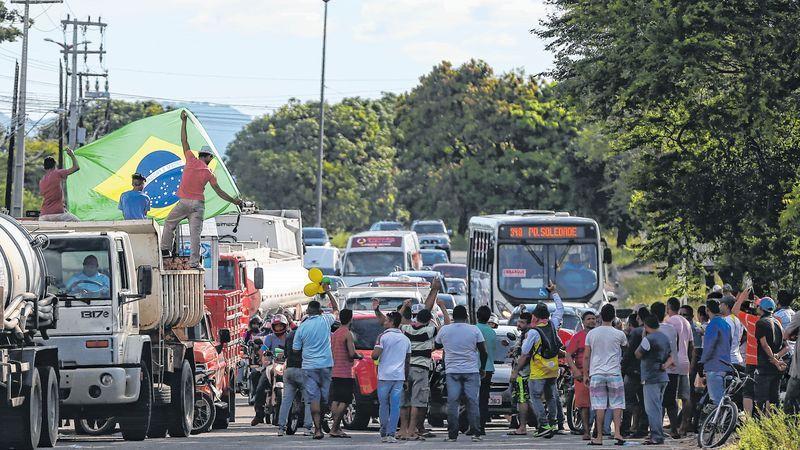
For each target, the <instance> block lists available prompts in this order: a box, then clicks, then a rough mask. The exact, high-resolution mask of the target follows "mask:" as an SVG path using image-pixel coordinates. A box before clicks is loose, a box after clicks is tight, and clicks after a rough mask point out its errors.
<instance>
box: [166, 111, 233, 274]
mask: <svg viewBox="0 0 800 450" xmlns="http://www.w3.org/2000/svg"><path fill="white" fill-rule="evenodd" d="M188 118H189V116H188V114H186V111H181V145H183V155H184V156H185V157H186V165H185V166H184V167H183V175H182V176H181V184H180V186H179V187H178V199H179V200H178V203H176V204H175V206H174V207H173V208H172V211H170V213H169V215H168V216H167V220H166V221H165V222H164V236H163V238H162V240H161V254H162V255H163V256H170V254H171V251H172V246H173V244H174V242H175V228H176V227H177V226H178V224H179V223H181V221H182V220H184V219H189V238H190V248H191V254H190V256H189V265H190V266H192V267H193V268H201V265H200V232H201V231H202V229H203V214H204V213H205V194H204V190H205V186H206V184H207V183H210V184H211V187H212V188H213V189H214V192H216V193H217V195H219V197H220V198H222V199H223V200H225V201H228V202H230V203H233V204H235V205H237V206H239V207H241V206H242V200H241V199H239V198H233V197H232V196H230V195H228V194H227V193H226V192H225V191H223V190H222V188H221V187H219V184H217V178H216V177H215V176H214V173H213V172H212V171H211V169H210V168H209V167H208V165H209V164H210V163H211V160H212V159H214V155H213V153H211V148H209V147H208V146H203V147H202V148H201V149H200V151H199V152H197V156H194V153H193V152H192V150H191V149H190V148H189V138H188V136H187V134H186V120H187V119H188Z"/></svg>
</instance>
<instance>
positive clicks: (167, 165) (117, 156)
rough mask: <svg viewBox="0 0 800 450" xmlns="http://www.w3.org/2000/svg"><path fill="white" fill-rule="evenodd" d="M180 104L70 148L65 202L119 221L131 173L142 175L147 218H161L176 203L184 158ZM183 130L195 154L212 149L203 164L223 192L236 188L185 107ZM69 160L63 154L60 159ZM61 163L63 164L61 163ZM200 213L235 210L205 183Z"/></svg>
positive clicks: (85, 216) (91, 215)
mask: <svg viewBox="0 0 800 450" xmlns="http://www.w3.org/2000/svg"><path fill="white" fill-rule="evenodd" d="M181 111H182V110H181V109H179V110H175V111H170V112H167V113H164V114H159V115H157V116H152V117H148V118H146V119H142V120H137V121H136V122H133V123H131V124H129V125H126V126H124V127H122V128H120V129H119V130H117V131H115V132H113V133H111V134H108V135H106V136H104V137H103V138H101V139H98V140H96V141H94V142H92V143H91V144H89V145H86V146H85V147H81V148H80V149H78V150H77V151H76V152H75V156H76V157H77V158H78V164H79V165H80V166H81V170H80V171H79V172H78V173H76V174H75V175H73V176H71V177H69V178H67V195H68V203H67V207H68V208H69V210H70V212H72V213H73V214H75V215H76V216H78V218H80V219H81V220H121V219H122V212H121V211H120V210H119V207H118V206H119V198H120V195H122V193H123V192H125V191H128V190H130V189H131V175H133V174H134V173H136V172H139V173H141V174H142V175H144V177H145V178H147V182H146V184H145V188H144V193H145V194H147V195H148V196H149V197H150V202H151V210H150V213H149V214H148V216H149V217H152V218H154V219H156V220H157V221H158V222H163V221H164V219H166V217H167V214H169V212H170V211H171V210H172V207H173V206H174V205H175V203H177V202H178V195H177V192H178V185H179V184H180V181H181V175H182V174H183V166H184V165H185V163H186V158H185V156H184V155H183V147H182V146H181V117H180V114H181ZM186 112H187V113H188V114H189V120H188V121H187V124H186V131H187V135H188V137H189V145H190V147H191V148H192V150H193V151H194V152H195V154H197V151H198V150H200V149H201V148H202V147H203V146H208V147H210V148H211V151H212V152H213V153H214V156H215V158H214V160H213V161H211V164H210V165H209V167H210V168H211V170H212V171H213V172H214V175H215V176H216V177H217V182H218V183H219V186H220V187H221V188H222V189H223V190H224V191H225V192H227V193H228V194H231V195H234V196H236V195H238V194H239V190H238V189H237V188H236V183H235V182H234V181H233V178H231V175H230V173H229V172H228V169H227V168H226V167H225V164H223V162H222V161H221V160H220V159H219V153H218V152H217V149H216V148H215V147H214V144H213V143H212V142H211V139H210V138H209V137H208V134H206V131H205V130H204V129H203V126H202V125H200V122H199V121H198V120H197V118H196V117H195V116H194V115H193V114H192V113H191V112H189V111H188V110H186ZM65 162H66V163H67V164H69V158H65ZM67 167H69V166H68V165H67ZM205 197H206V212H205V218H206V219H208V218H211V217H214V216H216V215H219V214H223V213H226V212H233V211H236V207H235V206H234V205H232V204H230V203H228V202H226V201H225V200H222V199H221V198H219V196H217V194H216V192H214V190H213V189H212V188H211V186H210V185H206V190H205Z"/></svg>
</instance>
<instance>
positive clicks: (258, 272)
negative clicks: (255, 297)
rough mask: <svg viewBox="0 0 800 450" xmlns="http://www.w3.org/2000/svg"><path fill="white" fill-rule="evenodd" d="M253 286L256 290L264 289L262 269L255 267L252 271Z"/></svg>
mask: <svg viewBox="0 0 800 450" xmlns="http://www.w3.org/2000/svg"><path fill="white" fill-rule="evenodd" d="M253 284H254V285H255V287H256V289H264V268H263V267H256V268H255V269H253Z"/></svg>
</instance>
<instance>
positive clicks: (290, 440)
mask: <svg viewBox="0 0 800 450" xmlns="http://www.w3.org/2000/svg"><path fill="white" fill-rule="evenodd" d="M237 406H239V407H237V408H236V412H237V416H236V423H233V424H231V427H230V428H229V429H227V430H220V431H212V432H210V433H205V434H201V435H197V436H191V437H189V438H185V439H172V438H166V439H148V440H146V441H143V442H125V441H123V440H122V437H121V435H120V434H119V433H116V434H113V435H109V436H102V437H85V436H76V435H75V434H74V433H73V432H72V430H71V429H66V428H65V429H62V430H61V431H62V434H61V437H60V438H59V442H58V447H61V448H95V449H111V448H113V449H115V450H116V449H162V448H164V447H174V448H191V449H192V450H202V449H219V448H239V449H250V448H265V447H277V446H282V447H286V448H291V449H295V448H297V449H303V448H341V447H344V446H347V447H348V448H351V449H369V448H373V447H375V446H376V445H381V444H380V438H379V437H378V433H377V426H376V424H373V425H372V426H371V428H370V431H361V432H350V431H348V433H349V434H351V435H352V436H353V438H352V439H332V438H329V437H326V438H325V439H323V440H322V441H315V440H312V439H311V438H309V437H304V436H302V435H300V436H284V437H281V438H279V437H277V436H276V434H275V428H274V427H272V426H270V425H260V426H258V427H250V423H249V422H250V419H251V418H252V417H253V413H252V412H253V410H252V408H250V407H248V406H247V404H246V403H245V401H244V399H242V398H240V399H239V402H238V405H237ZM507 431H508V430H507V428H506V427H505V426H503V424H502V423H501V422H499V421H498V422H495V425H494V426H492V427H491V428H490V429H489V430H488V435H487V436H486V437H485V439H484V441H483V442H480V443H473V442H471V441H470V439H469V438H468V437H465V436H463V435H462V436H461V437H460V438H459V440H458V442H457V443H445V442H443V441H442V440H443V439H444V436H445V435H446V433H445V431H444V430H443V429H436V430H434V432H435V433H436V434H437V435H438V436H439V437H438V438H436V439H433V438H432V439H429V440H427V441H425V442H401V443H398V444H395V445H396V446H402V447H406V448H415V449H416V448H431V449H434V448H436V449H439V448H452V449H460V448H467V447H472V448H476V449H478V448H496V449H501V448H536V449H553V450H557V449H564V450H578V449H581V450H584V449H586V448H587V446H586V443H585V442H583V441H581V440H580V437H579V436H571V435H564V436H555V437H554V438H553V439H550V440H546V439H535V438H532V437H512V436H506V434H505V433H506V432H507ZM607 442H608V444H611V443H612V441H607ZM668 443H669V444H671V445H667V446H663V447H655V448H661V449H667V448H680V449H686V448H692V447H693V445H692V444H693V442H692V441H691V440H685V441H682V442H681V441H668ZM605 448H616V447H614V446H613V445H607V446H606V447H605ZM642 448H644V447H642Z"/></svg>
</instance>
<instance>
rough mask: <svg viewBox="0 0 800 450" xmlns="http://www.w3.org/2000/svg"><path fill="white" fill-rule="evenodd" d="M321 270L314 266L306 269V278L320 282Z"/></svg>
mask: <svg viewBox="0 0 800 450" xmlns="http://www.w3.org/2000/svg"><path fill="white" fill-rule="evenodd" d="M322 277H323V275H322V271H321V270H319V269H317V268H316V267H314V268H313V269H311V270H309V271H308V279H309V280H311V281H313V282H314V283H321V282H322Z"/></svg>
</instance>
